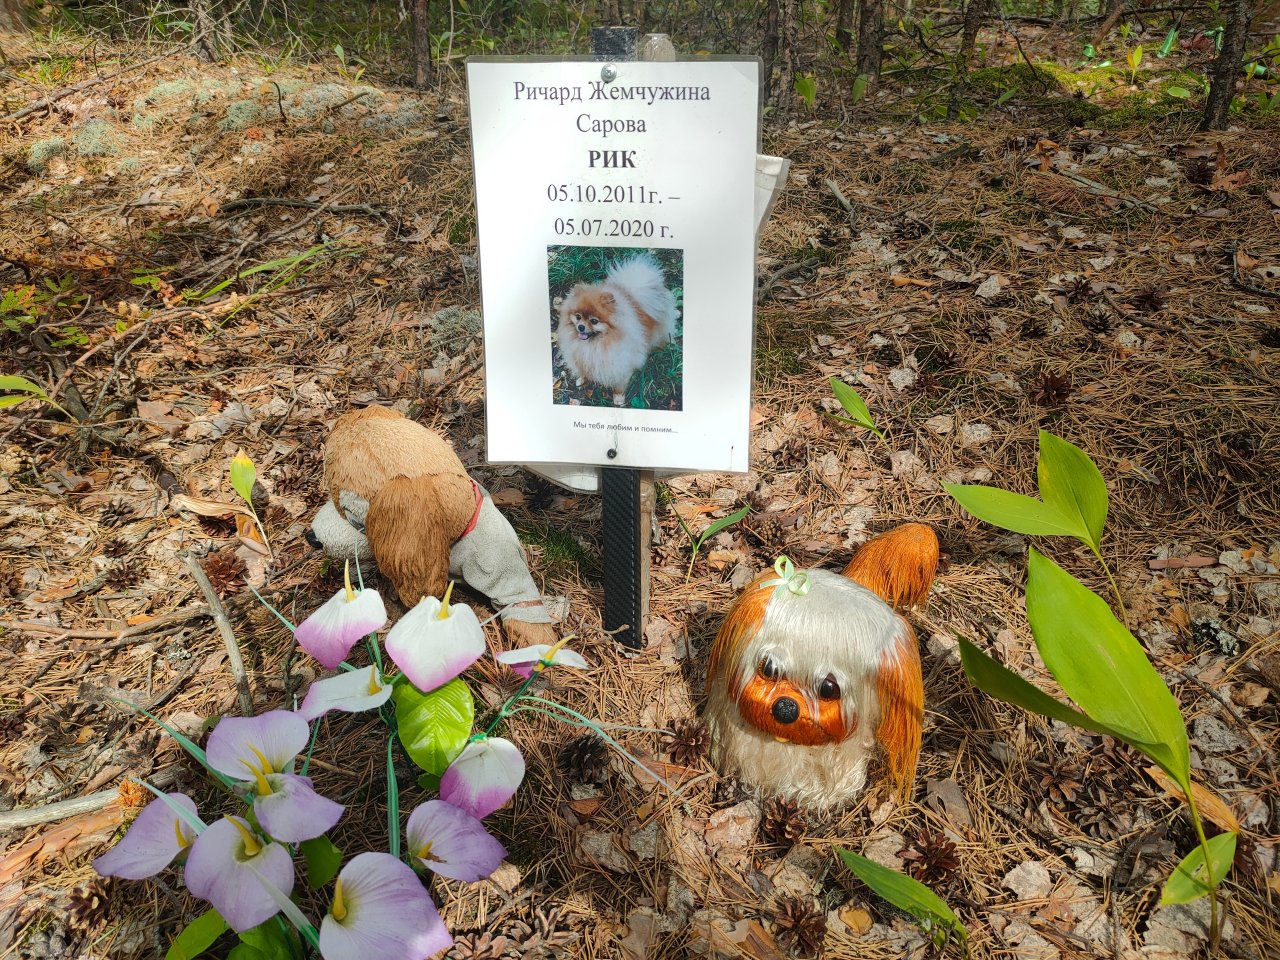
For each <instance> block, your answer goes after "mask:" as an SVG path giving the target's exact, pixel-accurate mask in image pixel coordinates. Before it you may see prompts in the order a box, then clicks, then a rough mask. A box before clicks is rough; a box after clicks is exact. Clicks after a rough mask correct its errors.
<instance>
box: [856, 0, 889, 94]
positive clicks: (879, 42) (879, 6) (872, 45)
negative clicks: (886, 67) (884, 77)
mask: <svg viewBox="0 0 1280 960" xmlns="http://www.w3.org/2000/svg"><path fill="white" fill-rule="evenodd" d="M883 26H884V0H862V4H861V7H860V9H859V10H858V55H857V62H858V73H859V74H865V75H866V76H867V77H868V78H869V82H870V83H875V82H876V81H877V80H879V79H880V59H881V57H882V56H883V55H884V38H883V37H882V36H881V32H882V29H883Z"/></svg>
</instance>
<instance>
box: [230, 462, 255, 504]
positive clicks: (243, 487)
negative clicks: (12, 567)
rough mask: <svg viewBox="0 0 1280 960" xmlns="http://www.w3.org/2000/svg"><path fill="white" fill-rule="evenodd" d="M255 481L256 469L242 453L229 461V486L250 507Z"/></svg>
mask: <svg viewBox="0 0 1280 960" xmlns="http://www.w3.org/2000/svg"><path fill="white" fill-rule="evenodd" d="M257 479H258V468H257V467H255V466H254V465H253V461H252V460H250V459H249V458H248V457H246V456H245V455H244V453H237V454H236V456H235V459H234V460H232V461H231V486H232V488H233V489H234V490H235V492H236V493H238V494H240V496H241V497H242V498H243V499H244V502H245V503H247V504H249V505H250V506H252V505H253V482H254V481H255V480H257Z"/></svg>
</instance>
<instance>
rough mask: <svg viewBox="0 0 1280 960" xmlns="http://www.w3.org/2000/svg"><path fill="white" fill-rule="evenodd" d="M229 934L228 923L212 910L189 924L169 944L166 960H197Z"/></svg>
mask: <svg viewBox="0 0 1280 960" xmlns="http://www.w3.org/2000/svg"><path fill="white" fill-rule="evenodd" d="M226 932H227V921H225V920H223V919H222V915H221V914H220V913H218V911H217V910H214V909H212V908H210V909H209V910H206V911H205V912H204V913H202V914H200V916H198V917H196V918H195V919H194V920H192V921H191V922H190V923H188V924H187V925H186V926H185V927H184V928H183V930H182V932H181V933H180V934H178V935H177V936H176V937H174V938H173V943H171V944H169V951H168V953H166V954H165V955H164V960H195V958H196V957H198V956H200V954H202V953H204V952H205V951H206V950H208V949H209V948H210V947H211V946H213V942H214V941H215V940H217V939H218V938H219V937H220V936H222V935H223V934H224V933H226Z"/></svg>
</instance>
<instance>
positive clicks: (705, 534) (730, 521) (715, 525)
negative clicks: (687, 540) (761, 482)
mask: <svg viewBox="0 0 1280 960" xmlns="http://www.w3.org/2000/svg"><path fill="white" fill-rule="evenodd" d="M750 512H751V506H750V505H749V504H748V505H747V506H745V507H743V508H742V509H741V510H735V511H733V513H731V514H729V515H728V516H727V517H721V518H720V519H719V520H715V521H713V522H712V523H711V524H710V526H708V527H707V529H705V530H703V531H702V535H701V536H699V537H698V543H699V544H702V543H705V542H706V541H708V540H710V539H711V538H712V537H714V536H715V535H716V534H717V533H719V532H720V531H721V530H723V529H724V528H725V527H731V526H733V525H734V524H735V523H737V522H738V521H739V520H741V519H742V518H743V517H745V516H746V515H747V514H748V513H750Z"/></svg>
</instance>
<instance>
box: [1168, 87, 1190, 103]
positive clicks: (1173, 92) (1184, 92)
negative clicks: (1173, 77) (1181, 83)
mask: <svg viewBox="0 0 1280 960" xmlns="http://www.w3.org/2000/svg"><path fill="white" fill-rule="evenodd" d="M1164 92H1165V94H1166V95H1167V96H1170V97H1173V98H1175V99H1177V100H1186V99H1188V98H1190V96H1191V91H1190V90H1188V89H1187V88H1186V87H1165V88H1164Z"/></svg>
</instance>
